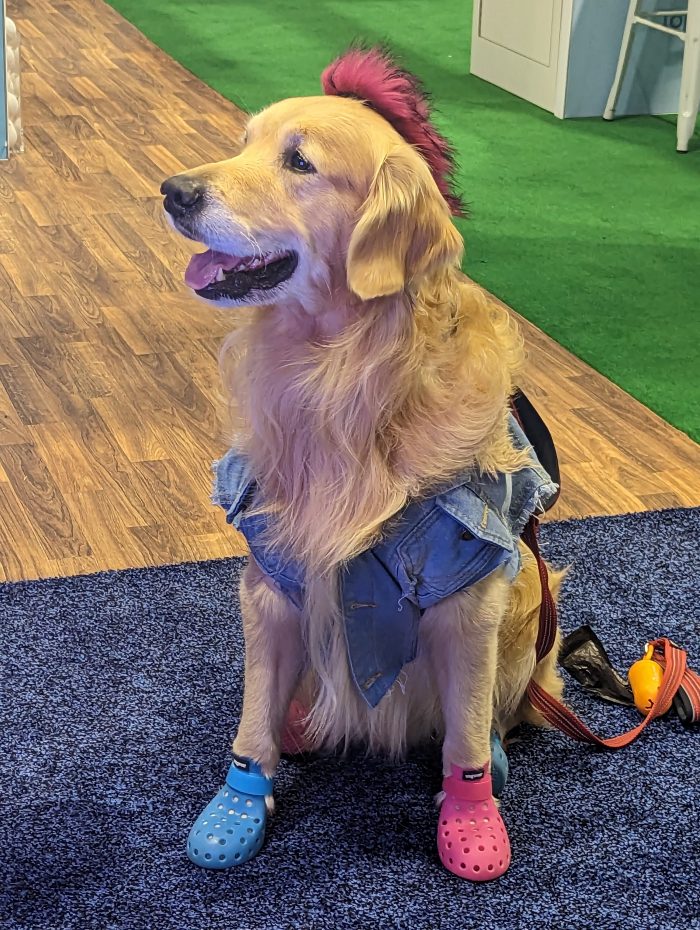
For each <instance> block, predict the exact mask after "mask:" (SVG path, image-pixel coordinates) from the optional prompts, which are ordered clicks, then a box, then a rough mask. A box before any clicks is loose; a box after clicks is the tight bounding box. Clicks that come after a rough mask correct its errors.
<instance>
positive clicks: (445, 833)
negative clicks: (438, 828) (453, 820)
mask: <svg viewBox="0 0 700 930" xmlns="http://www.w3.org/2000/svg"><path fill="white" fill-rule="evenodd" d="M442 835H443V836H449V835H450V831H449V830H444V831H443V834H442Z"/></svg>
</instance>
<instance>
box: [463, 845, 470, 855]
mask: <svg viewBox="0 0 700 930" xmlns="http://www.w3.org/2000/svg"><path fill="white" fill-rule="evenodd" d="M464 855H465V856H468V855H469V847H468V846H465V847H464Z"/></svg>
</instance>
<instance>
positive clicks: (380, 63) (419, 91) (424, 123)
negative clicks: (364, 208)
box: [321, 47, 466, 216]
mask: <svg viewBox="0 0 700 930" xmlns="http://www.w3.org/2000/svg"><path fill="white" fill-rule="evenodd" d="M321 85H322V87H323V92H324V93H325V94H330V95H336V96H338V97H355V98H356V99H358V100H361V101H362V102H363V103H366V104H367V105H368V106H370V107H371V108H372V109H373V110H376V111H377V113H379V114H380V115H381V116H383V117H384V119H386V120H388V121H389V122H390V123H391V125H392V126H393V127H394V129H395V130H396V131H397V132H398V133H399V134H400V135H401V136H403V138H404V139H405V140H406V142H408V143H409V144H410V145H413V146H415V147H416V149H418V151H419V152H420V153H421V155H422V156H423V158H424V159H425V160H426V162H427V163H428V167H429V168H430V171H431V173H432V175H433V178H435V183H436V184H437V186H438V188H439V189H440V193H441V194H442V195H443V197H444V198H445V200H446V201H447V203H448V204H449V205H450V209H451V211H452V213H453V214H454V215H455V216H465V215H466V210H465V208H464V205H463V203H462V201H461V198H460V197H459V195H458V194H456V193H455V192H454V190H453V186H452V185H453V174H454V170H455V164H454V155H453V151H452V148H451V146H450V144H449V142H448V141H447V139H445V138H444V136H442V135H441V134H440V133H439V132H438V130H437V129H436V128H435V126H434V125H433V123H432V121H431V118H430V107H429V105H428V98H427V95H426V93H425V91H424V90H423V88H422V87H421V85H420V82H419V80H418V78H417V77H415V75H413V74H410V73H409V72H408V71H403V70H402V69H401V68H399V67H398V66H397V64H396V62H395V61H394V60H393V58H392V57H391V55H390V54H389V52H388V51H386V50H385V49H383V48H381V47H374V48H361V47H353V48H350V49H349V50H348V51H347V52H344V53H343V54H342V55H341V56H340V57H339V58H336V60H335V61H334V62H332V63H331V64H330V65H328V67H327V68H326V70H325V71H324V72H323V74H322V75H321Z"/></svg>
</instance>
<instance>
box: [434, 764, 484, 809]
mask: <svg viewBox="0 0 700 930" xmlns="http://www.w3.org/2000/svg"><path fill="white" fill-rule="evenodd" d="M450 768H451V770H452V774H451V775H448V776H446V778H444V779H443V782H442V789H443V791H444V792H445V793H446V794H447V795H449V796H450V797H452V798H459V799H460V800H461V801H490V800H491V795H492V794H493V788H492V784H491V772H490V766H489V763H488V762H487V763H486V765H485V766H484V767H483V768H480V769H465V768H462V766H461V765H452V766H450Z"/></svg>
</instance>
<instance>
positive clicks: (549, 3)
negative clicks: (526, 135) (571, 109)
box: [471, 0, 571, 116]
mask: <svg viewBox="0 0 700 930" xmlns="http://www.w3.org/2000/svg"><path fill="white" fill-rule="evenodd" d="M565 7H566V9H565ZM567 16H568V17H569V19H568V22H569V23H570V16H571V2H566V0H474V21H473V25H472V66H471V70H472V73H473V74H476V75H478V77H481V78H484V79H485V80H487V81H490V82H491V83H492V84H497V85H498V86H499V87H503V88H505V89H506V90H509V91H510V92H511V93H513V94H517V96H519V97H524V98H525V99H526V100H530V101H531V102H532V103H536V104H537V105H538V106H540V107H543V108H544V109H545V110H550V111H551V112H552V113H556V115H557V116H563V115H564V92H563V86H562V83H563V82H562V80H561V79H562V76H565V71H566V67H565V63H564V66H563V67H562V65H561V64H560V61H559V59H560V54H563V55H564V58H565V57H566V53H567V50H568V43H567V42H566V36H567V34H568V32H567V29H566V26H567V22H565V23H564V27H565V28H564V29H562V18H563V17H567ZM562 37H563V38H564V42H563V44H562Z"/></svg>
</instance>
